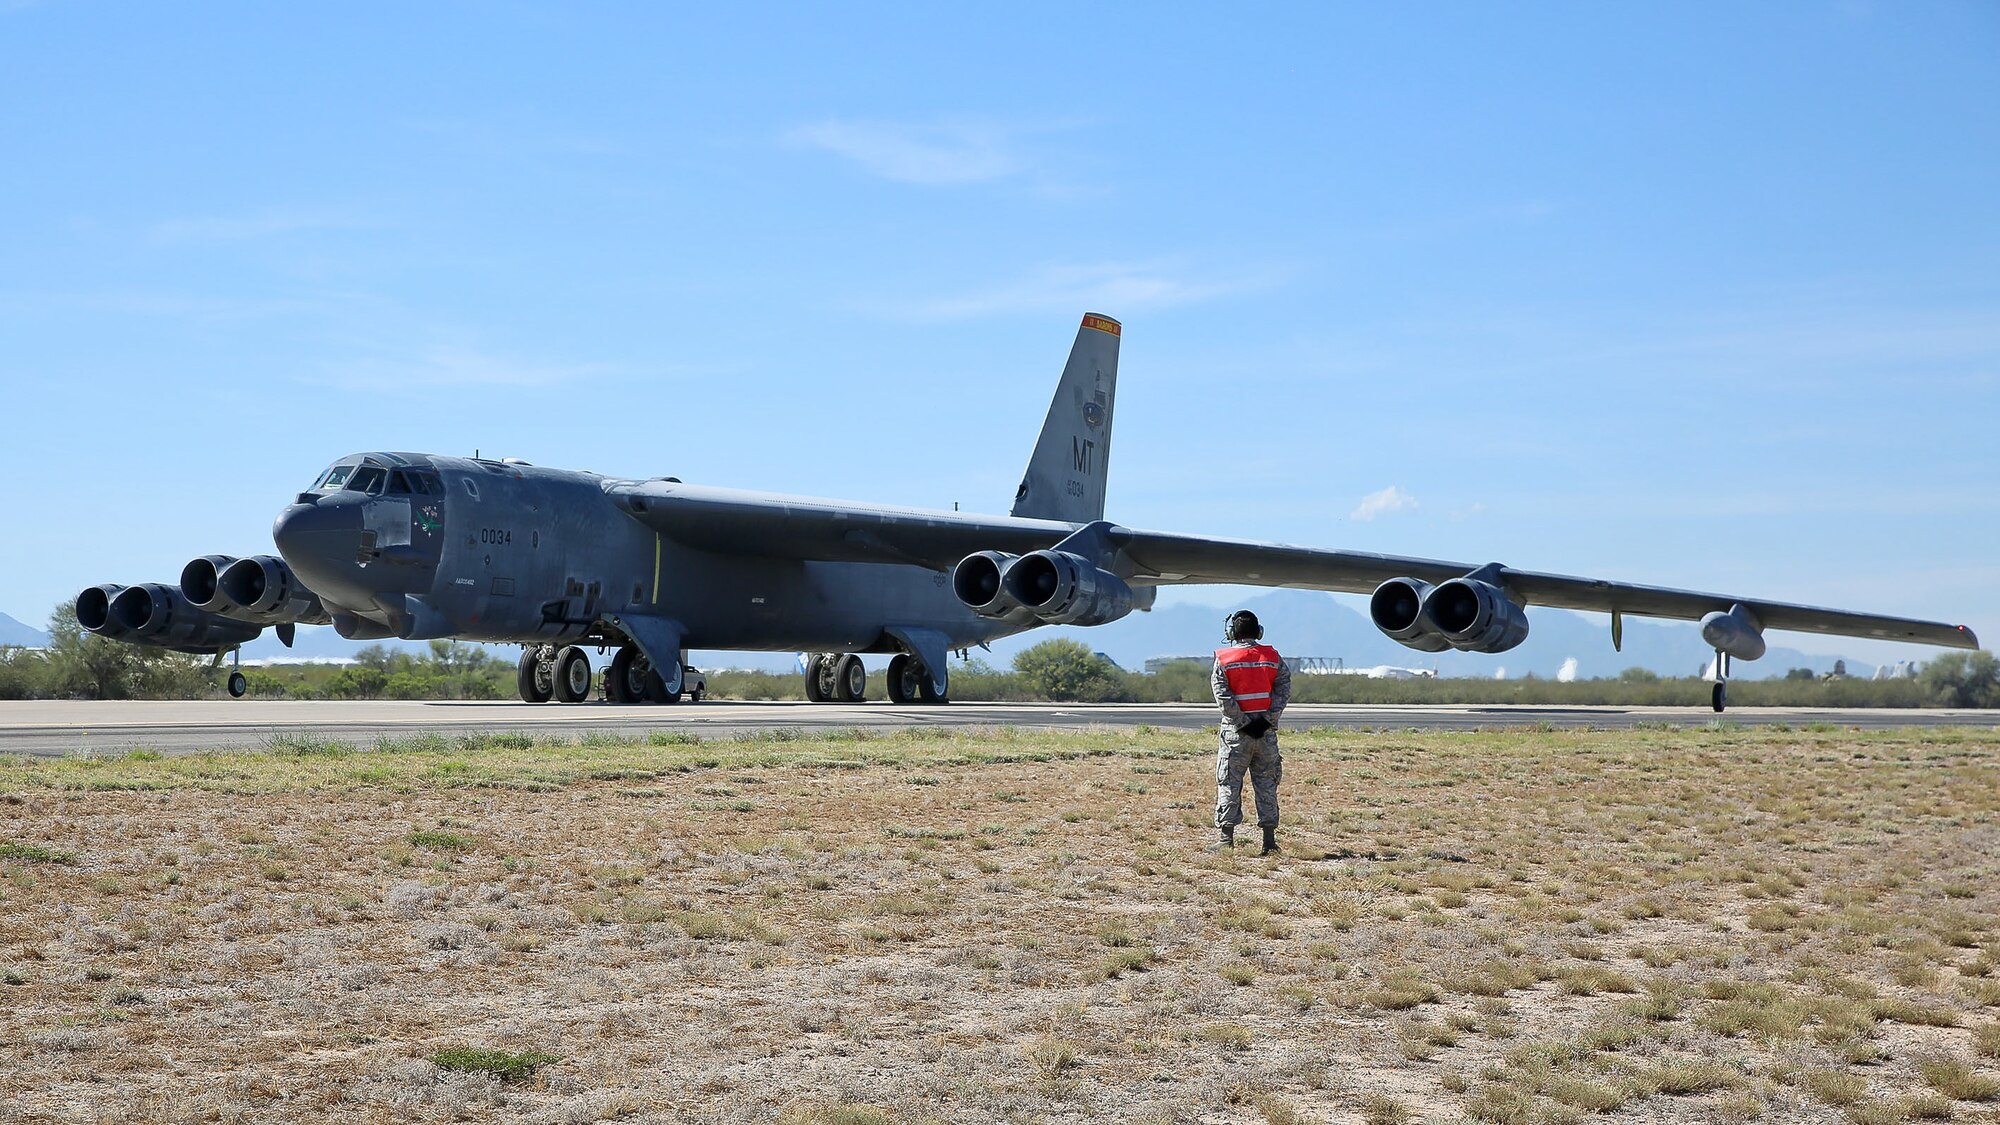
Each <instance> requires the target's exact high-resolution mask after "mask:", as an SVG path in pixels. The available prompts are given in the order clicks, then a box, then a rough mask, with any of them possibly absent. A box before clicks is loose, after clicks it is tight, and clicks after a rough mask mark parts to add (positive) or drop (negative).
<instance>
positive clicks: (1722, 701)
mask: <svg viewBox="0 0 2000 1125" xmlns="http://www.w3.org/2000/svg"><path fill="white" fill-rule="evenodd" d="M1709 703H1710V704H1711V705H1712V706H1713V707H1714V708H1715V709H1716V710H1717V711H1718V712H1719V711H1721V710H1722V709H1723V708H1724V707H1727V706H1729V685H1728V684H1716V685H1715V691H1714V692H1713V693H1711V697H1710V699H1709Z"/></svg>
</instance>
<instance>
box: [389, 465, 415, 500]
mask: <svg viewBox="0 0 2000 1125" xmlns="http://www.w3.org/2000/svg"><path fill="white" fill-rule="evenodd" d="M415 491H416V490H415V489H413V488H411V487H410V478H409V476H408V475H407V474H405V473H404V472H403V470H401V469H397V470H396V471H395V472H393V473H390V474H389V495H391V496H408V495H409V494H410V493H412V492H415Z"/></svg>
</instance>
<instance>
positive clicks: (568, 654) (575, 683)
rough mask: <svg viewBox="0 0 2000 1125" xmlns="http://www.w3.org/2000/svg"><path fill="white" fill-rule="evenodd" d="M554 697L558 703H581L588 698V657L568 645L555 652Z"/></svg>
mask: <svg viewBox="0 0 2000 1125" xmlns="http://www.w3.org/2000/svg"><path fill="white" fill-rule="evenodd" d="M553 679H554V680H555V697H556V702H558V703H582V702H583V701H584V700H586V699H589V698H590V657H588V656H586V655H584V652H583V650H582V649H580V648H578V647H576V646H575V645H570V646H568V647H566V648H564V649H563V650H562V651H560V652H558V653H556V662H555V675H554V677H553Z"/></svg>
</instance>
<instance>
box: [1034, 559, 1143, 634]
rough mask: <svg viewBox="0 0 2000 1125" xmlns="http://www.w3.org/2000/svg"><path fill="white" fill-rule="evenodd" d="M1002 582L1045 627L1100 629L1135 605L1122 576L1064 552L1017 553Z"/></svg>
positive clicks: (1129, 610)
mask: <svg viewBox="0 0 2000 1125" xmlns="http://www.w3.org/2000/svg"><path fill="white" fill-rule="evenodd" d="M1001 584H1002V585H1003V586H1004V587H1005V588H1006V591H1007V593H1008V594H1010V595H1012V596H1013V598H1014V600H1015V601H1017V602H1019V603H1020V604H1021V605H1022V606H1023V607H1025V608H1026V609H1027V611H1028V612H1029V613H1032V614H1034V615H1035V616H1036V617H1037V618H1039V619H1041V620H1042V621H1043V622H1045V623H1047V624H1050V625H1103V624H1105V623H1106V622H1111V621H1116V620H1118V619H1119V618H1121V617H1123V616H1125V615H1126V614H1128V613H1131V612H1132V610H1133V608H1134V607H1135V606H1136V605H1137V604H1138V599H1137V598H1135V597H1134V596H1133V594H1132V587H1130V586H1128V585H1126V583H1125V580H1124V579H1123V578H1120V577H1118V576H1117V575H1115V574H1113V573H1111V572H1110V571H1108V570H1104V569H1102V568H1100V567H1098V566H1096V565H1094V564H1092V563H1091V561H1090V560H1089V559H1085V558H1080V557H1078V556H1076V555H1072V554H1070V553H1069V552H1067V551H1035V552H1032V553H1030V554H1026V555H1022V556H1021V557H1020V558H1018V559H1016V560H1015V561H1014V565H1013V566H1010V567H1008V568H1007V571H1006V573H1005V574H1004V575H1003V576H1002V583H1001Z"/></svg>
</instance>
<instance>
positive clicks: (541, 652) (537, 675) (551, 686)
mask: <svg viewBox="0 0 2000 1125" xmlns="http://www.w3.org/2000/svg"><path fill="white" fill-rule="evenodd" d="M547 648H548V646H547V645H529V646H528V647H526V648H524V649H522V650H521V663H520V664H519V665H517V666H516V668H515V670H514V686H515V687H516V688H518V689H519V690H520V692H521V702H523V703H547V702H548V701H549V699H550V697H552V696H554V695H555V693H556V685H555V682H554V676H553V671H554V670H553V669H551V668H550V667H549V662H548V661H547V660H546V659H544V657H545V656H546V655H547Z"/></svg>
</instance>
